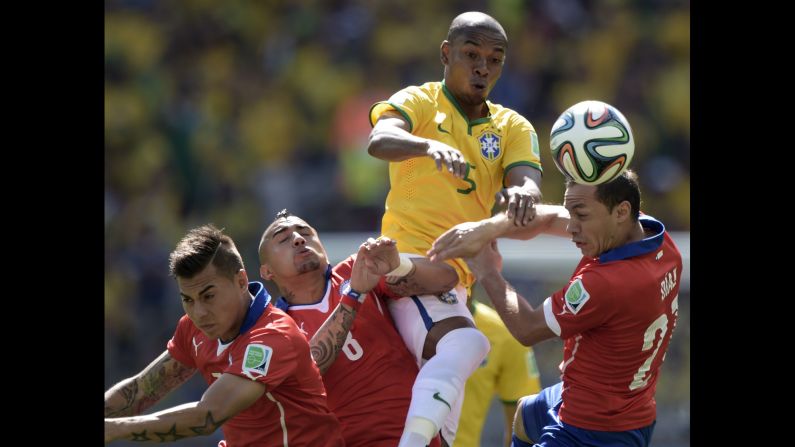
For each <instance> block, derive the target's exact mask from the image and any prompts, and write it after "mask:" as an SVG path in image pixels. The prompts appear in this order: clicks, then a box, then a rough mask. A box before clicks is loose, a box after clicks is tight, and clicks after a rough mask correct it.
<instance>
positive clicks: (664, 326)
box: [629, 297, 679, 390]
mask: <svg viewBox="0 0 795 447" xmlns="http://www.w3.org/2000/svg"><path fill="white" fill-rule="evenodd" d="M678 309H679V297H674V299H673V301H672V302H671V313H672V314H673V315H676V312H677V311H678ZM658 330H659V331H660V338H657V337H656V335H657V331H658ZM666 332H668V315H666V314H664V313H663V314H662V315H660V316H659V317H657V319H656V320H654V321H653V322H652V323H651V325H649V327H648V328H646V332H644V333H643V348H642V350H643V351H648V350H649V349H651V348H652V347H653V348H654V350H653V351H652V352H651V355H650V356H649V357H648V358H647V359H646V361H645V362H643V364H642V365H640V368H639V369H638V372H636V373H635V377H633V380H632V383H630V384H629V389H630V390H636V389H638V388H641V387H644V386H646V384H648V383H649V379H650V378H651V374H649V375H648V377H647V376H646V374H647V373H648V372H649V368H651V364H652V362H653V361H654V358H655V357H657V352H658V351H659V350H660V346H662V342H663V339H665V333H666ZM658 340H659V341H658ZM655 342H657V343H655Z"/></svg>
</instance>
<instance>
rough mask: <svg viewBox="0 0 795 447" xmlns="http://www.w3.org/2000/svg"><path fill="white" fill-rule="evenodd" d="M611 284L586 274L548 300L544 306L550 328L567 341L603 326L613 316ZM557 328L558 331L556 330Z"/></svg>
mask: <svg viewBox="0 0 795 447" xmlns="http://www.w3.org/2000/svg"><path fill="white" fill-rule="evenodd" d="M611 297H612V294H611V292H610V284H609V283H608V281H606V280H605V279H604V278H603V277H602V276H601V275H600V274H598V273H595V272H593V271H584V272H583V273H582V274H580V275H578V276H575V277H573V278H572V279H571V280H570V281H569V284H568V285H567V286H566V287H564V288H563V289H561V290H558V291H557V292H555V293H554V294H552V296H551V297H550V298H549V300H550V304H551V312H549V311H548V310H549V309H547V308H546V306H545V309H544V310H545V318H546V320H547V325H549V326H550V329H552V331H553V332H555V333H556V334H558V335H559V336H560V338H563V339H566V338H570V337H573V336H575V335H577V334H580V333H582V332H585V331H587V330H588V329H591V328H594V327H597V326H600V325H602V324H604V322H605V321H607V320H608V318H609V317H610V315H611V314H612V313H613V305H612V301H613V300H612V299H611ZM556 326H557V327H556Z"/></svg>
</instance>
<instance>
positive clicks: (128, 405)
mask: <svg viewBox="0 0 795 447" xmlns="http://www.w3.org/2000/svg"><path fill="white" fill-rule="evenodd" d="M117 393H118V394H120V395H121V397H122V399H123V400H124V403H123V405H122V406H121V407H120V408H113V406H112V405H108V403H107V402H105V417H106V418H108V417H120V416H132V413H133V411H132V409H133V405H134V404H135V397H136V396H137V395H138V382H137V381H136V380H131V381H130V383H128V384H127V385H124V386H123V387H121V388H120V389H119V390H118V391H117Z"/></svg>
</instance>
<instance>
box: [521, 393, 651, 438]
mask: <svg viewBox="0 0 795 447" xmlns="http://www.w3.org/2000/svg"><path fill="white" fill-rule="evenodd" d="M562 390H563V383H562V382H561V383H557V384H555V385H552V386H551V387H548V388H544V389H543V390H541V392H540V393H538V394H536V395H534V396H530V397H528V398H526V399H524V400H523V401H522V403H521V404H520V405H521V411H522V422H523V426H524V430H525V433H527V436H528V438H529V439H530V440H531V441H533V442H535V443H536V445H538V446H544V447H558V446H561V447H562V446H575V445H576V446H590V447H648V445H649V442H650V441H651V435H652V433H653V432H654V426H655V424H656V423H657V422H656V421H655V422H652V423H651V424H650V425H647V426H646V427H642V428H637V429H634V430H626V431H616V432H611V431H599V430H585V429H583V428H578V427H575V426H573V425H571V424H567V423H565V422H563V421H561V420H560V418H559V417H558V411H559V410H560V406H561V404H562V403H563V397H562V395H561V392H562ZM519 445H523V444H519Z"/></svg>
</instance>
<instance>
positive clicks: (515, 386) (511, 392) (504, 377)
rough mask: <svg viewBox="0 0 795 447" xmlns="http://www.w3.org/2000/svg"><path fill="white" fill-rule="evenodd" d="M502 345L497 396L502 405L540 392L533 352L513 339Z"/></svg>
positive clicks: (510, 338) (539, 381)
mask: <svg viewBox="0 0 795 447" xmlns="http://www.w3.org/2000/svg"><path fill="white" fill-rule="evenodd" d="M504 343H505V346H504V347H503V349H502V358H501V359H500V361H501V362H502V363H501V365H500V366H501V367H500V374H499V377H497V395H498V396H499V397H500V400H501V401H502V402H503V403H515V402H516V401H518V400H519V398H520V397H523V396H527V395H530V394H536V393H538V392H539V391H541V380H540V378H539V375H538V367H537V366H536V359H535V357H534V356H533V350H532V349H531V348H528V347H525V346H522V345H521V344H520V343H519V342H518V341H516V340H515V339H514V338H513V337H509V338H508V340H507V341H505V342H504Z"/></svg>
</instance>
